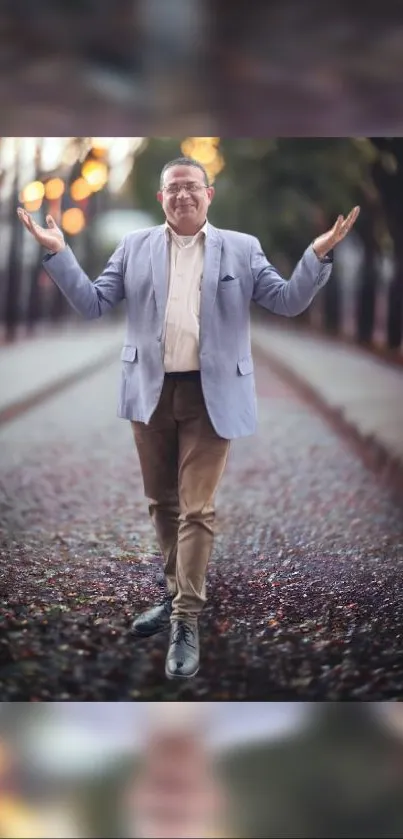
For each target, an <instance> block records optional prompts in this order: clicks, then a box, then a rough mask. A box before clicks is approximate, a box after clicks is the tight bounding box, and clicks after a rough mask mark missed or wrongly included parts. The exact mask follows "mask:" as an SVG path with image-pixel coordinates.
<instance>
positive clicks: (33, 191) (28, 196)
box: [20, 181, 45, 204]
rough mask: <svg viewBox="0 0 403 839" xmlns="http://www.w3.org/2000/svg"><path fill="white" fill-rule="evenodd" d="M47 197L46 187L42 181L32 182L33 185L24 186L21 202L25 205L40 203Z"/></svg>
mask: <svg viewBox="0 0 403 839" xmlns="http://www.w3.org/2000/svg"><path fill="white" fill-rule="evenodd" d="M44 195H45V187H44V184H43V183H42V181H31V183H29V184H27V185H26V186H24V188H23V189H22V190H21V193H20V201H23V202H24V204H25V203H26V202H27V201H38V200H39V199H42V198H43V197H44Z"/></svg>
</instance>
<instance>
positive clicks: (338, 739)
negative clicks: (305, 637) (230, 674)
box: [0, 702, 403, 839]
mask: <svg viewBox="0 0 403 839" xmlns="http://www.w3.org/2000/svg"><path fill="white" fill-rule="evenodd" d="M190 754H191V755H192V768H191V769H189V771H190V772H191V773H192V772H193V773H194V775H195V780H197V784H198V790H199V792H201V791H202V789H204V788H205V787H206V788H207V786H208V785H209V784H210V785H212V787H213V788H214V790H215V792H217V791H218V790H219V791H220V800H221V801H223V802H225V804H224V805H223V806H221V808H219V816H218V817H217V816H215V817H214V819H213V820H212V821H211V822H210V823H209V832H208V833H202V832H200V833H199V832H190V833H189V832H183V833H178V834H175V833H169V831H167V832H166V834H164V835H167V836H168V835H169V836H171V835H172V836H174V835H183V836H186V837H188V836H198V837H199V836H203V837H205V836H206V835H208V836H216V837H219V836H226V837H229V836H232V837H244V836H245V837H247V836H257V837H291V836H292V837H307V839H308V837H318V839H319V837H322V839H323V837H335V839H336V837H351V839H354V838H355V837H396V839H397V837H400V836H401V835H402V830H403V795H402V789H403V712H402V706H401V705H400V704H399V703H348V702H347V703H332V702H330V703H292V702H267V703H266V702H257V703H251V702H245V703H242V704H240V703H231V702H221V703H215V702H207V703H202V704H198V703H187V702H180V703H160V704H158V703H157V705H155V704H153V703H149V702H140V703H126V702H123V703H103V702H100V703H85V702H72V703H63V702H55V703H31V704H29V703H19V702H16V703H7V702H6V703H5V702H3V703H1V706H0V835H1V836H2V837H8V838H9V837H14V839H17V837H21V838H22V837H27V839H30V838H31V837H42V839H46V837H51V836H57V837H72V839H73V837H90V836H91V837H102V836H106V835H108V836H112V837H129V836H130V837H133V836H148V837H149V836H151V835H155V836H161V835H163V833H162V832H152V831H153V830H154V831H155V830H156V828H157V826H158V818H159V816H158V807H157V803H158V802H157V798H158V790H159V791H160V794H162V791H164V792H165V793H166V792H167V791H168V794H170V795H172V796H173V798H174V795H175V792H178V790H179V791H180V789H181V787H180V786H179V787H178V788H177V789H176V790H175V789H174V788H172V786H171V788H170V787H167V786H165V787H164V784H166V780H167V776H168V775H169V776H170V778H171V781H172V779H173V778H174V777H177V778H178V779H179V777H180V775H179V771H180V768H181V766H182V767H183V768H184V767H185V766H186V761H187V759H188V756H189V755H190ZM196 769H197V772H198V773H199V774H198V775H197V772H196ZM177 770H178V771H177ZM176 771H177V775H176V776H175V772H176ZM140 778H142V784H141V787H140ZM181 784H182V787H183V790H184V791H185V792H186V788H185V786H183V785H184V784H185V785H186V782H185V781H184V780H183V779H182V781H181ZM136 788H137V789H138V790H141V793H140V795H139V794H137V797H136ZM148 794H150V795H151V800H152V801H154V799H155V812H154V811H153V813H154V814H153V816H152V820H151V821H150V822H149V824H148V830H149V831H151V832H147V833H144V832H141V827H140V821H139V816H141V814H142V811H144V810H145V802H146V800H147V801H148V802H149V801H150V797H148V798H147V795H148ZM153 795H154V799H153ZM159 800H160V801H161V798H160V799H159ZM133 801H134V802H136V803H135V806H134V807H133ZM184 809H185V806H184V802H183V807H182V810H184ZM207 811H208V808H207V807H206V806H205V807H204V817H205V822H204V826H205V827H206V824H207V823H208V821H209V818H208V812H207ZM161 824H162V825H163V822H162V823H161ZM161 824H160V830H162V827H161ZM177 827H178V829H179V830H181V826H180V824H179V822H178V824H177Z"/></svg>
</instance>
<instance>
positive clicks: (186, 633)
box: [172, 622, 195, 647]
mask: <svg viewBox="0 0 403 839" xmlns="http://www.w3.org/2000/svg"><path fill="white" fill-rule="evenodd" d="M194 640H195V632H194V629H192V627H191V626H189V624H188V623H184V622H183V623H182V622H181V623H179V624H178V626H177V628H176V630H175V632H174V634H173V638H172V643H173V644H180V643H181V642H182V641H184V642H185V644H188V646H189V647H194V646H195V644H194Z"/></svg>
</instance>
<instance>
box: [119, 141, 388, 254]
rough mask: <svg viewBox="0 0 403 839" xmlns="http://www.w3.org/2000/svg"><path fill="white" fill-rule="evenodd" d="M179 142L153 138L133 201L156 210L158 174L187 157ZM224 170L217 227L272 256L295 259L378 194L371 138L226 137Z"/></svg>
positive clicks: (213, 217)
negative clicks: (246, 237)
mask: <svg viewBox="0 0 403 839" xmlns="http://www.w3.org/2000/svg"><path fill="white" fill-rule="evenodd" d="M180 143H181V140H179V139H178V140H172V139H154V138H153V139H151V140H150V142H149V144H148V146H147V148H146V149H145V151H144V152H143V154H142V155H141V158H140V160H139V161H138V164H137V167H136V170H135V174H134V193H135V200H136V202H137V203H138V205H139V206H141V207H142V208H144V209H146V210H149V211H153V210H154V211H155V192H156V190H157V189H158V179H159V173H160V171H161V169H162V167H163V165H164V163H166V162H167V160H169V159H171V158H173V157H176V156H178V155H179V154H181V151H180ZM220 150H221V152H222V154H223V156H224V160H225V167H224V169H223V171H222V172H221V174H220V175H219V176H218V178H217V181H216V183H215V188H216V195H215V198H214V201H213V203H212V205H211V210H210V213H209V218H210V221H211V223H212V224H215V225H217V226H219V227H224V228H229V229H238V230H242V231H244V232H246V233H251V234H253V235H255V236H257V237H258V238H259V239H260V240H261V242H262V245H263V248H264V249H265V250H267V251H268V252H269V253H270V254H271V255H273V254H274V255H275V254H288V255H289V256H290V257H291V260H292V261H294V259H295V256H297V255H298V256H300V254H301V251H302V250H304V249H305V247H306V245H307V243H309V241H311V240H312V239H313V238H314V236H315V235H317V234H318V233H319V232H320V231H321V230H323V229H325V228H326V227H327V225H328V224H330V223H333V222H334V220H335V219H336V217H337V215H338V214H339V213H344V214H346V213H348V212H349V210H350V209H351V207H352V206H353V205H354V204H356V203H362V202H363V201H364V200H365V196H366V195H368V196H369V195H372V196H373V198H374V199H376V198H377V195H378V193H377V190H376V187H375V185H374V183H373V180H372V172H371V169H372V165H373V161H374V160H375V159H376V158H377V150H376V149H375V147H374V146H373V144H372V143H371V142H370V141H369V140H367V139H365V138H364V139H362V140H354V139H351V138H340V139H339V138H335V139H315V138H313V139H287V138H284V139H263V140H262V139H253V138H247V139H236V140H223V141H222V142H221V145H220Z"/></svg>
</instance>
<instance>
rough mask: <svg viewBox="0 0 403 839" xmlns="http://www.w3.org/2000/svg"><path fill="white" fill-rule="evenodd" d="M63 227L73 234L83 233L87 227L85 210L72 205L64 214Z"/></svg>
mask: <svg viewBox="0 0 403 839" xmlns="http://www.w3.org/2000/svg"><path fill="white" fill-rule="evenodd" d="M62 227H63V230H65V231H66V233H69V234H70V235H71V236H76V235H77V233H81V231H82V230H83V229H84V227H85V216H84V213H83V211H82V210H81V209H80V208H79V207H71V208H70V210H65V212H64V213H63V215H62Z"/></svg>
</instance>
